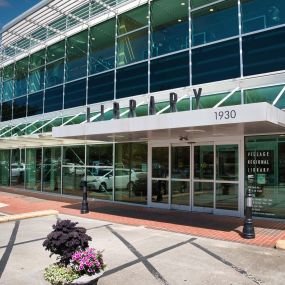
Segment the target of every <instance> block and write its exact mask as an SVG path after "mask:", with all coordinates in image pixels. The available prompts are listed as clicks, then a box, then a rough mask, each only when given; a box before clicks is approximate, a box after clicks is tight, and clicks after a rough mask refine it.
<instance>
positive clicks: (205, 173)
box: [194, 145, 214, 189]
mask: <svg viewBox="0 0 285 285" xmlns="http://www.w3.org/2000/svg"><path fill="white" fill-rule="evenodd" d="M194 178H195V179H214V147H213V146H212V145H201V146H195V147H194ZM211 187H212V186H211ZM199 189H200V188H199Z"/></svg>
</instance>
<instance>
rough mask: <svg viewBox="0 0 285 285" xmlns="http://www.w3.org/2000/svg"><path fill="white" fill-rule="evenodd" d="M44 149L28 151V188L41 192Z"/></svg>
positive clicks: (30, 149)
mask: <svg viewBox="0 0 285 285" xmlns="http://www.w3.org/2000/svg"><path fill="white" fill-rule="evenodd" d="M41 168H42V149H41V148H27V149H26V188H27V189H31V190H37V191H41Z"/></svg>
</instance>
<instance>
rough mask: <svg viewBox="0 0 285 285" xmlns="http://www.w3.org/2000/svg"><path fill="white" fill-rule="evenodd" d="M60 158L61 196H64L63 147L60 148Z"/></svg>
mask: <svg viewBox="0 0 285 285" xmlns="http://www.w3.org/2000/svg"><path fill="white" fill-rule="evenodd" d="M60 151H61V153H60V158H61V163H60V195H62V194H63V146H60Z"/></svg>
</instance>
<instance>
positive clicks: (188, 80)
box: [0, 0, 285, 121]
mask: <svg viewBox="0 0 285 285" xmlns="http://www.w3.org/2000/svg"><path fill="white" fill-rule="evenodd" d="M283 2H284V1H282V0H266V1H263V0H242V1H237V0H225V1H218V2H217V1H210V0H192V1H190V8H189V7H188V4H189V3H188V1H180V0H173V1H168V0H153V1H150V4H149V5H148V4H144V5H142V6H140V7H136V8H134V9H132V10H130V11H127V12H125V13H122V14H119V15H118V16H117V17H115V18H111V19H108V20H106V21H105V22H102V23H99V24H97V25H95V26H91V27H90V28H89V29H86V30H83V31H81V32H79V33H77V34H74V35H72V36H70V37H67V38H66V39H64V40H61V41H59V42H57V43H54V44H52V45H50V46H47V47H46V48H45V49H42V50H39V51H37V52H35V53H32V54H30V55H29V56H28V57H25V58H23V59H21V60H19V61H17V62H15V63H12V64H9V65H7V66H5V67H3V68H1V70H0V74H1V76H0V86H1V88H0V92H1V105H2V106H1V107H2V110H3V111H2V113H3V115H2V121H7V120H11V119H13V118H15V119H16V118H22V117H26V116H32V115H36V114H41V113H48V112H53V111H57V110H63V109H69V108H73V107H77V106H84V105H86V104H93V103H100V102H105V101H109V100H115V99H117V98H125V97H130V96H135V95H142V94H147V93H148V92H156V91H161V90H168V89H172V88H178V87H184V86H189V85H195V84H202V83H208V82H214V81H220V80H226V79H233V78H239V77H241V76H242V75H246V76H247V75H255V74H260V73H267V72H273V71H279V70H284V69H285V60H284V56H283V50H284V38H285V16H284V15H285V14H284V9H285V6H284V5H285V4H284V3H283ZM256 7H258V8H256ZM94 9H95V7H93V3H91V4H90V5H89V6H88V5H86V7H85V6H84V7H82V8H80V9H78V11H77V10H76V11H74V13H75V15H79V17H82V18H83V19H88V18H89V17H92V16H93V15H95V14H96V13H97V12H98V11H97V10H96V9H95V10H94ZM95 11H97V12H95ZM173 11H175V12H173ZM239 11H240V12H241V14H240V16H239ZM78 23H79V22H78V21H76V20H75V19H74V18H69V17H60V18H59V19H57V20H56V21H54V22H52V23H50V25H51V27H53V28H56V29H59V30H61V31H64V30H65V29H66V28H71V27H74V25H77V24H78ZM33 36H34V37H35V38H38V39H45V38H47V37H51V36H55V32H54V31H53V30H52V29H50V30H48V31H45V29H43V28H42V30H39V31H36V32H34V33H33ZM17 45H18V44H17ZM30 45H33V44H32V43H31V42H30V43H26V42H25V41H23V40H21V43H19V46H21V47H22V48H23V47H26V48H29V47H30ZM11 49H12V48H11ZM15 52H16V50H14V53H15ZM17 52H18V51H17ZM77 80H78V81H77ZM74 81H77V82H74ZM54 88H56V89H54ZM33 94H37V95H33ZM20 98H21V99H20ZM25 100H26V102H25ZM241 102H242V100H241ZM42 103H43V104H42ZM24 105H26V109H25V108H24Z"/></svg>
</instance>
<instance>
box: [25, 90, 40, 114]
mask: <svg viewBox="0 0 285 285" xmlns="http://www.w3.org/2000/svg"><path fill="white" fill-rule="evenodd" d="M42 113H43V92H38V93H34V94H31V95H28V109H27V116H34V115H38V114H42Z"/></svg>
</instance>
